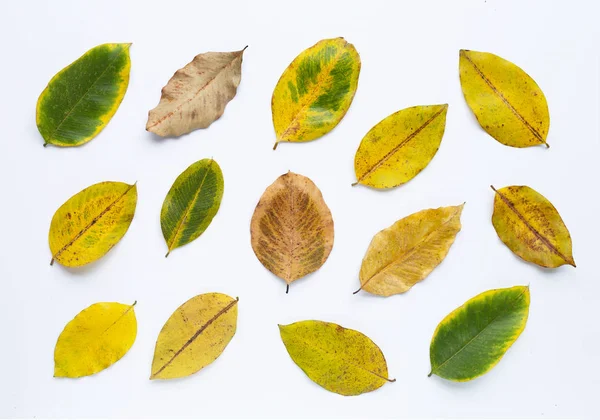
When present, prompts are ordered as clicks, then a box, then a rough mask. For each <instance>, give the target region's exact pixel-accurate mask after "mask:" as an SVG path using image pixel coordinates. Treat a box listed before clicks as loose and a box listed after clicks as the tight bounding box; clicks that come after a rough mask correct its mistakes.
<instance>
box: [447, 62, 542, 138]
mask: <svg viewBox="0 0 600 420" xmlns="http://www.w3.org/2000/svg"><path fill="white" fill-rule="evenodd" d="M459 71H460V84H461V86H462V91H463V94H464V96H465V100H466V101H467V104H468V105H469V108H471V111H473V113H474V114H475V117H477V121H479V124H480V125H481V127H482V128H483V129H484V130H485V131H487V132H488V134H489V135H491V136H492V137H493V138H495V139H496V140H498V141H499V142H500V143H502V144H505V145H507V146H512V147H529V146H536V145H539V144H545V145H546V146H548V144H547V143H546V137H547V136H548V129H549V128H550V114H549V113H548V104H547V103H546V97H545V96H544V93H543V92H542V90H541V89H540V87H539V86H538V85H537V83H535V81H534V80H533V79H532V78H531V77H529V75H528V74H527V73H525V72H524V71H523V70H522V69H521V68H519V67H517V66H516V65H514V64H513V63H511V62H510V61H507V60H505V59H503V58H501V57H498V56H497V55H494V54H490V53H484V52H477V51H469V50H460V60H459Z"/></svg>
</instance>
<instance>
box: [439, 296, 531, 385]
mask: <svg viewBox="0 0 600 420" xmlns="http://www.w3.org/2000/svg"><path fill="white" fill-rule="evenodd" d="M528 315H529V287H527V286H515V287H511V288H507V289H495V290H488V291H487V292H484V293H481V294H480V295H477V296H475V297H474V298H472V299H470V300H468V301H467V302H466V303H465V304H464V305H462V306H461V307H459V308H457V309H455V310H454V311H452V312H451V313H450V314H449V315H448V316H446V318H444V319H443V320H442V322H440V324H439V325H438V326H437V328H436V330H435V332H434V333H433V338H432V339H431V347H430V350H429V356H430V359H431V373H429V376H431V375H432V374H436V375H438V376H440V377H442V378H445V379H449V380H451V381H457V382H465V381H470V380H471V379H475V378H477V377H478V376H481V375H483V374H484V373H486V372H488V371H489V370H490V369H492V368H493V367H494V366H496V364H497V363H498V362H499V361H500V359H502V356H504V353H506V351H507V350H508V349H509V348H510V346H512V345H513V343H514V342H515V341H516V340H517V338H519V335H521V333H522V332H523V330H524V329H525V324H526V323H527V316H528Z"/></svg>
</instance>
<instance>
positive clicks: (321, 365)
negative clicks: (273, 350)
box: [279, 321, 395, 395]
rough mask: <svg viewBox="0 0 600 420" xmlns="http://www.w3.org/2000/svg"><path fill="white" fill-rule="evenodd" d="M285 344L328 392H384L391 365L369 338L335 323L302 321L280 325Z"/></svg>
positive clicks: (298, 363)
mask: <svg viewBox="0 0 600 420" xmlns="http://www.w3.org/2000/svg"><path fill="white" fill-rule="evenodd" d="M279 333H280V334H281V339H282V340H283V344H285V347H286V349H287V351H288V353H289V355H290V357H291V358H292V360H293V361H294V363H296V364H297V365H298V367H300V369H302V370H303V371H304V373H306V375H307V376H308V377H309V378H310V379H311V380H312V381H314V382H316V383H317V384H318V385H320V386H322V387H323V388H325V389H326V390H328V391H331V392H335V393H336V394H340V395H359V394H364V393H365V392H371V391H374V390H376V389H378V388H381V387H382V386H383V385H384V384H385V383H386V382H394V381H395V379H389V378H388V369H387V363H386V361H385V357H384V356H383V353H382V352H381V350H380V349H379V347H377V345H376V344H375V343H374V342H373V341H371V339H370V338H369V337H367V336H366V335H364V334H362V333H360V332H358V331H355V330H350V329H347V328H344V327H341V326H339V325H337V324H333V323H331V322H323V321H300V322H296V323H294V324H290V325H280V326H279Z"/></svg>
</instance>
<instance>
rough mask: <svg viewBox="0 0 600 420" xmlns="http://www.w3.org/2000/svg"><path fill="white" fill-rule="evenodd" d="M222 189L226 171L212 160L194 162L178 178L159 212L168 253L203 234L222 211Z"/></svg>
mask: <svg viewBox="0 0 600 420" xmlns="http://www.w3.org/2000/svg"><path fill="white" fill-rule="evenodd" d="M223 188H224V184H223V173H222V172H221V168H220V167H219V164H218V163H217V162H215V161H214V160H212V159H202V160H199V161H198V162H196V163H193V164H192V165H190V166H189V167H188V168H187V169H186V170H185V171H183V173H181V175H179V176H178V177H177V179H176V180H175V182H174V183H173V186H172V187H171V189H170V190H169V192H168V194H167V196H166V197H165V201H164V202H163V206H162V210H161V212H160V225H161V228H162V232H163V236H164V238H165V241H166V242H167V246H168V248H169V252H168V253H167V255H169V253H170V252H171V251H172V250H173V249H175V248H178V247H180V246H182V245H185V244H187V243H190V242H192V241H193V240H194V239H196V238H197V237H198V236H200V235H202V233H203V232H204V231H205V230H206V228H207V227H208V225H210V222H211V221H212V219H213V217H215V215H216V214H217V212H218V211H219V207H220V205H221V198H222V197H223Z"/></svg>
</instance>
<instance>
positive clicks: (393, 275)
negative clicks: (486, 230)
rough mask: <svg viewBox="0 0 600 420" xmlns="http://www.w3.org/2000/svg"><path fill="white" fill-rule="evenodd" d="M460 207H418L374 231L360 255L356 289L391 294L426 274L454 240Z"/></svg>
mask: <svg viewBox="0 0 600 420" xmlns="http://www.w3.org/2000/svg"><path fill="white" fill-rule="evenodd" d="M463 207H464V204H461V205H460V206H449V207H440V208H438V209H428V210H421V211H419V212H417V213H413V214H411V215H410V216H407V217H405V218H404V219H400V220H398V221H397V222H396V223H394V224H393V225H392V226H390V227H389V228H387V229H384V230H382V231H381V232H379V233H377V235H375V236H374V237H373V239H372V240H371V244H370V245H369V249H367V253H366V254H365V257H364V258H363V262H362V266H361V267H360V284H361V286H360V289H358V290H359V291H360V290H365V291H367V292H369V293H373V294H376V295H380V296H391V295H395V294H397V293H404V292H406V291H408V290H409V289H410V288H411V287H413V286H414V285H415V284H416V283H418V282H420V281H421V280H423V279H424V278H425V277H427V276H428V275H429V273H431V272H432V271H433V269H434V268H435V267H437V266H438V264H440V263H441V262H442V261H443V259H444V258H446V255H447V254H448V251H449V250H450V246H452V244H453V243H454V239H455V238H456V234H457V233H458V232H459V231H460V228H461V224H460V215H461V213H462V210H463ZM355 293H356V292H355Z"/></svg>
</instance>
